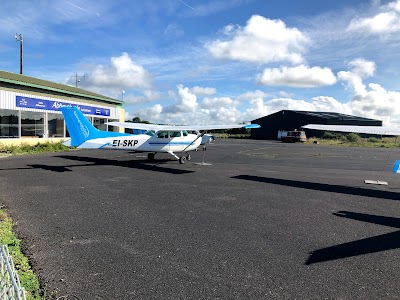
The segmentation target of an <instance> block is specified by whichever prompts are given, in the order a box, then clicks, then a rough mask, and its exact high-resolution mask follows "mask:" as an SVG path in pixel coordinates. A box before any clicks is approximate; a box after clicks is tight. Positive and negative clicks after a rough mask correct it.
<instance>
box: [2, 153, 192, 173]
mask: <svg viewBox="0 0 400 300" xmlns="http://www.w3.org/2000/svg"><path fill="white" fill-rule="evenodd" d="M55 157H58V158H63V159H69V160H74V161H79V162H86V164H74V165H66V166H51V165H42V164H31V165H27V167H23V168H10V169H0V171H6V170H32V169H42V170H47V171H52V172H58V173H62V172H72V170H71V169H70V168H73V167H84V166H119V167H124V168H133V169H140V170H148V171H153V172H164V173H169V174H176V175H180V174H188V173H193V172H194V171H191V170H181V169H173V168H168V167H163V166H160V164H163V163H165V162H167V161H169V160H166V159H164V160H161V159H159V160H157V161H156V162H151V163H150V162H147V160H146V161H143V160H129V161H120V160H113V159H105V158H96V157H83V156H74V155H71V156H70V155H58V156H55Z"/></svg>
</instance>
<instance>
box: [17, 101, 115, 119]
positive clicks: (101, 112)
mask: <svg viewBox="0 0 400 300" xmlns="http://www.w3.org/2000/svg"><path fill="white" fill-rule="evenodd" d="M16 105H17V107H25V108H35V109H44V110H55V111H60V107H63V106H73V107H75V106H76V107H78V109H79V110H80V111H81V112H82V113H83V114H87V115H96V116H105V117H109V116H110V109H108V108H102V107H95V106H86V105H79V104H74V103H68V102H61V101H53V100H43V99H36V98H29V97H22V96H16Z"/></svg>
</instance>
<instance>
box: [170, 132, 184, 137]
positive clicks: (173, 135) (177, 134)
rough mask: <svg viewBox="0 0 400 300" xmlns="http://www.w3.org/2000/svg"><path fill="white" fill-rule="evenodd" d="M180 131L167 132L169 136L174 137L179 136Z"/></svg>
mask: <svg viewBox="0 0 400 300" xmlns="http://www.w3.org/2000/svg"><path fill="white" fill-rule="evenodd" d="M181 136H182V135H181V132H180V131H170V132H169V137H171V138H174V137H181Z"/></svg>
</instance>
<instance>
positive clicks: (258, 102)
mask: <svg viewBox="0 0 400 300" xmlns="http://www.w3.org/2000/svg"><path fill="white" fill-rule="evenodd" d="M268 112H269V109H268V106H266V105H265V103H264V100H263V99H262V98H256V99H253V100H251V101H250V108H248V109H246V110H245V111H244V113H243V116H242V119H243V120H244V121H252V120H255V119H258V118H261V117H263V116H266V115H268Z"/></svg>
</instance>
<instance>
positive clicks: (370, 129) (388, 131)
mask: <svg viewBox="0 0 400 300" xmlns="http://www.w3.org/2000/svg"><path fill="white" fill-rule="evenodd" d="M302 128H305V129H314V130H325V131H340V132H354V133H366V134H378V135H400V129H398V128H389V127H381V126H351V125H320V124H308V125H304V126H302Z"/></svg>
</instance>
